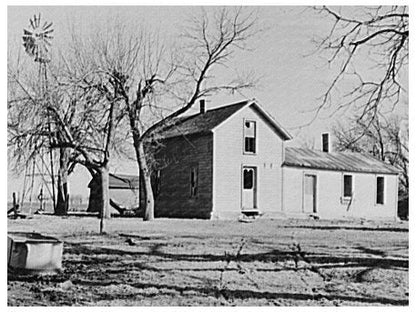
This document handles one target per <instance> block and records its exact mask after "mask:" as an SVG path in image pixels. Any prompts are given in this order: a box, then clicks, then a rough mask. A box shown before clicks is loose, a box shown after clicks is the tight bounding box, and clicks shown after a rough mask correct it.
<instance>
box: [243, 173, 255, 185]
mask: <svg viewBox="0 0 416 312" xmlns="http://www.w3.org/2000/svg"><path fill="white" fill-rule="evenodd" d="M243 175H244V177H243V180H244V189H245V190H251V189H252V188H253V184H254V183H253V182H254V181H253V178H254V175H253V170H249V169H245V170H244V173H243Z"/></svg>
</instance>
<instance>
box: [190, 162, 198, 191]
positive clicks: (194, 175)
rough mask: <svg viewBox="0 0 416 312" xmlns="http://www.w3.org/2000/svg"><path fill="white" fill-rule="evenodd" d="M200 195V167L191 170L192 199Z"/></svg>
mask: <svg viewBox="0 0 416 312" xmlns="http://www.w3.org/2000/svg"><path fill="white" fill-rule="evenodd" d="M197 193H198V167H196V166H195V167H192V168H191V197H196V195H197Z"/></svg>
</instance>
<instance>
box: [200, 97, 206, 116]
mask: <svg viewBox="0 0 416 312" xmlns="http://www.w3.org/2000/svg"><path fill="white" fill-rule="evenodd" d="M199 112H200V113H201V114H205V100H199Z"/></svg>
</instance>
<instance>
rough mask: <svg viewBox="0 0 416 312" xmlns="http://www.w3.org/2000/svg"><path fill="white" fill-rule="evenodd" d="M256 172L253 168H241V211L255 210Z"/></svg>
mask: <svg viewBox="0 0 416 312" xmlns="http://www.w3.org/2000/svg"><path fill="white" fill-rule="evenodd" d="M256 184H257V171H256V168H255V167H243V192H242V197H243V198H242V206H243V207H242V209H243V210H244V209H246V210H247V209H255V208H257V205H256V188H257V187H256Z"/></svg>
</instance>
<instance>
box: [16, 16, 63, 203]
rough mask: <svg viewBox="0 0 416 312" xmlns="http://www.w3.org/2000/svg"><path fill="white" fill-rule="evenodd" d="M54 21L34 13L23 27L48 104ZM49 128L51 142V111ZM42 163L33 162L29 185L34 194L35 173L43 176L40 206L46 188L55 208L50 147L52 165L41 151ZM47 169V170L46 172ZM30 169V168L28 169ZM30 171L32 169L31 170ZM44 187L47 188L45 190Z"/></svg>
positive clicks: (52, 159)
mask: <svg viewBox="0 0 416 312" xmlns="http://www.w3.org/2000/svg"><path fill="white" fill-rule="evenodd" d="M53 31H54V30H53V28H52V23H48V22H43V24H42V22H41V16H40V14H39V15H38V16H36V15H34V16H33V19H32V18H31V19H30V20H29V26H28V28H27V29H23V37H22V39H23V47H24V48H25V51H26V53H27V54H28V55H29V56H30V57H31V58H33V60H34V62H35V63H37V64H39V70H38V81H39V83H40V86H41V98H42V101H43V102H44V103H43V104H47V103H48V101H49V100H50V96H49V90H48V76H47V65H48V63H49V62H50V55H49V50H50V48H51V46H52V44H51V40H52V39H53V37H52V35H51V34H52V33H53ZM42 107H46V105H42ZM47 129H48V133H49V143H51V140H52V129H51V122H50V117H49V112H47ZM40 154H41V155H40V158H41V163H40V164H38V163H36V162H35V161H34V162H33V164H32V166H33V167H32V170H31V173H29V175H30V176H31V178H32V179H31V180H32V181H31V185H30V186H29V189H30V192H31V194H32V192H33V186H34V182H33V181H34V177H35V175H38V176H40V177H41V181H42V184H41V186H40V191H39V195H38V199H39V201H40V207H41V208H42V205H43V198H44V195H45V193H46V189H47V190H48V191H49V193H50V195H51V197H52V200H53V208H54V209H55V207H56V202H55V201H56V200H55V179H54V166H53V164H54V157H53V151H52V149H51V148H49V158H50V165H49V168H47V167H48V166H47V165H46V163H47V161H45V160H44V158H43V157H44V156H43V153H40ZM36 168H37V169H38V173H35V171H36ZM45 169H46V172H45ZM26 171H28V170H26ZM29 171H30V170H29ZM26 175H27V174H26ZM26 175H25V181H24V191H23V195H22V204H23V201H24V197H25V191H26V190H25V187H26V186H25V184H26ZM45 175H50V177H51V183H52V190H50V188H49V186H48V181H47V179H46V178H45ZM44 188H46V189H45V190H44ZM31 198H32V195H30V201H31Z"/></svg>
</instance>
